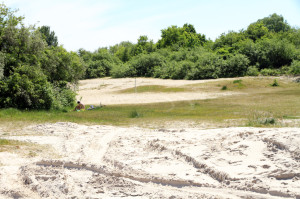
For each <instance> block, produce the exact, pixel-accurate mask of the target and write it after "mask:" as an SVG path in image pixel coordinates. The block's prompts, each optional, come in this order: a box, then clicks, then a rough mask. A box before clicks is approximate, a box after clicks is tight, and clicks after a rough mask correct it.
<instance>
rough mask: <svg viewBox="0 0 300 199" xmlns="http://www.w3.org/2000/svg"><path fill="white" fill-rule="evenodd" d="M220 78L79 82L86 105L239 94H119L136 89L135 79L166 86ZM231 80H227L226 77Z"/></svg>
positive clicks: (179, 99)
mask: <svg viewBox="0 0 300 199" xmlns="http://www.w3.org/2000/svg"><path fill="white" fill-rule="evenodd" d="M219 80H220V79H218V80H193V81H191V80H169V79H165V80H164V79H153V78H137V79H136V80H135V79H134V78H120V79H111V78H102V79H90V80H82V81H80V85H79V91H78V96H77V98H78V99H81V101H82V102H83V103H85V104H94V105H99V104H100V103H101V104H105V105H109V104H139V103H153V102H170V101H181V100H196V99H209V98H216V97H219V96H224V95H232V94H238V93H236V92H230V91H226V92H219V93H212V92H179V93H130V94H126V93H125V94H124V93H117V91H119V90H122V89H127V88H134V87H135V81H136V85H137V87H138V86H146V85H161V86H167V87H179V86H186V85H190V84H199V83H206V82H213V81H219ZM227 80H228V79H227Z"/></svg>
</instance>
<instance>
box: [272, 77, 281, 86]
mask: <svg viewBox="0 0 300 199" xmlns="http://www.w3.org/2000/svg"><path fill="white" fill-rule="evenodd" d="M271 86H273V87H276V86H279V84H278V82H277V79H274V81H273V84H271Z"/></svg>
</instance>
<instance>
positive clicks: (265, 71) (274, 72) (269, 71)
mask: <svg viewBox="0 0 300 199" xmlns="http://www.w3.org/2000/svg"><path fill="white" fill-rule="evenodd" d="M260 74H261V75H263V76H278V75H280V71H279V70H278V69H270V68H265V69H262V70H261V71H260Z"/></svg>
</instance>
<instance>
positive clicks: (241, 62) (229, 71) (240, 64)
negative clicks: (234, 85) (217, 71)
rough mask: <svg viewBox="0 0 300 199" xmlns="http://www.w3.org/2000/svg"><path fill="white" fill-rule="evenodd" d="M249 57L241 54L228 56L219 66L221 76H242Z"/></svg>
mask: <svg viewBox="0 0 300 199" xmlns="http://www.w3.org/2000/svg"><path fill="white" fill-rule="evenodd" d="M249 62H250V61H249V59H248V58H247V57H246V56H245V55H242V54H236V55H234V56H231V57H229V58H228V59H227V60H226V62H225V63H224V64H223V65H222V66H221V77H238V76H244V75H245V74H246V72H247V68H248V64H249Z"/></svg>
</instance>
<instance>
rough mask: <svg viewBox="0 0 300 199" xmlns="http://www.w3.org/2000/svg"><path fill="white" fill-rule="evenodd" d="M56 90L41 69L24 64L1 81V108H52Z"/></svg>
mask: <svg viewBox="0 0 300 199" xmlns="http://www.w3.org/2000/svg"><path fill="white" fill-rule="evenodd" d="M53 94H54V90H53V87H52V85H51V84H50V83H49V82H48V81H47V77H46V76H45V75H44V74H43V73H42V72H41V70H39V69H37V68H35V67H29V66H22V67H20V68H18V69H16V71H15V73H14V74H12V75H10V76H9V77H8V78H6V79H5V80H3V81H1V82H0V96H1V97H0V106H1V108H8V107H15V108H19V109H26V108H29V109H50V108H51V107H52V103H53V101H54V96H53Z"/></svg>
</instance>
